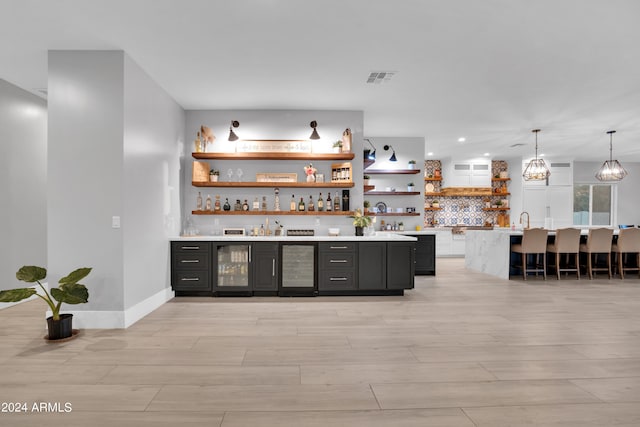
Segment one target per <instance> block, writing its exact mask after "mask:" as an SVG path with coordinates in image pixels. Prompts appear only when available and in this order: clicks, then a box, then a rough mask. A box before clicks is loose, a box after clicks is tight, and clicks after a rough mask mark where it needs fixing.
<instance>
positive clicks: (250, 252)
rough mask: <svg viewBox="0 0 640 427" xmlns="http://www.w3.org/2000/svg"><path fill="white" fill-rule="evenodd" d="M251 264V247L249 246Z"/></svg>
mask: <svg viewBox="0 0 640 427" xmlns="http://www.w3.org/2000/svg"><path fill="white" fill-rule="evenodd" d="M249 262H251V245H249Z"/></svg>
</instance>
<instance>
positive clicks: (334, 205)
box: [333, 193, 340, 212]
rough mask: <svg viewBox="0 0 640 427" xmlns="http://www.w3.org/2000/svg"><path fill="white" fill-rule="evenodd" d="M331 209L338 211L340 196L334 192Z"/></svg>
mask: <svg viewBox="0 0 640 427" xmlns="http://www.w3.org/2000/svg"><path fill="white" fill-rule="evenodd" d="M333 210H334V211H335V212H338V211H340V196H338V193H336V197H334V198H333Z"/></svg>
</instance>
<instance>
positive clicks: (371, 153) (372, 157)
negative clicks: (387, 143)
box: [365, 138, 376, 160]
mask: <svg viewBox="0 0 640 427" xmlns="http://www.w3.org/2000/svg"><path fill="white" fill-rule="evenodd" d="M365 141H367V142H368V143H369V145H370V146H371V148H373V151H370V152H369V154H368V155H367V159H369V160H375V159H376V147H374V145H373V144H372V143H371V141H369V138H365Z"/></svg>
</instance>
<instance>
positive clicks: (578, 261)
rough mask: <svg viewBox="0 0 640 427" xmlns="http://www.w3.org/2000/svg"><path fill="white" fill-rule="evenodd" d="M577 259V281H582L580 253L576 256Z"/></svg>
mask: <svg viewBox="0 0 640 427" xmlns="http://www.w3.org/2000/svg"><path fill="white" fill-rule="evenodd" d="M575 257H576V278H577V279H576V280H580V252H577V253H576V254H575Z"/></svg>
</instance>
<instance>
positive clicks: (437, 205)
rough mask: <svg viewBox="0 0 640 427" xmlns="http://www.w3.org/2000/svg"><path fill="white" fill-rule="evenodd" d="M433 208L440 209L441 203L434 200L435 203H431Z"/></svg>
mask: <svg viewBox="0 0 640 427" xmlns="http://www.w3.org/2000/svg"><path fill="white" fill-rule="evenodd" d="M431 206H432V207H434V208H439V207H440V202H439V201H438V200H434V201H433V202H431Z"/></svg>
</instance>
